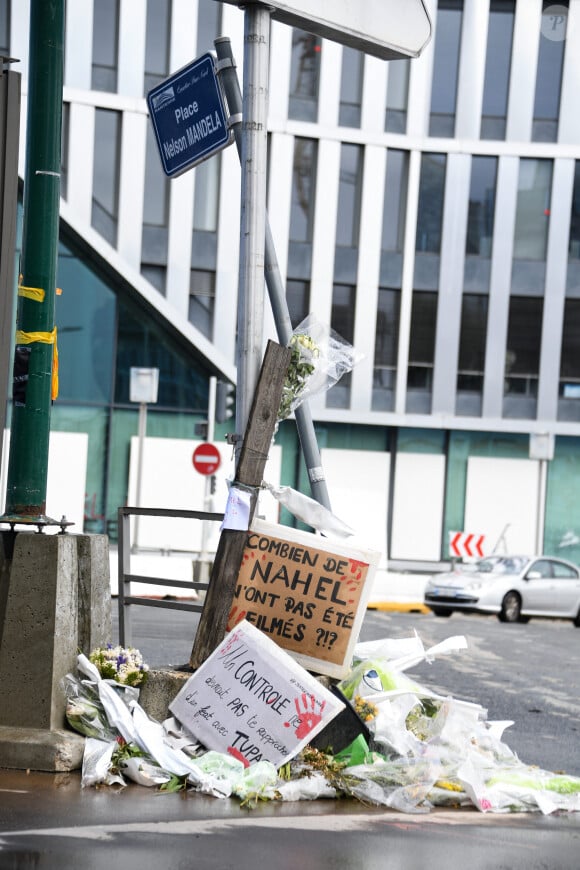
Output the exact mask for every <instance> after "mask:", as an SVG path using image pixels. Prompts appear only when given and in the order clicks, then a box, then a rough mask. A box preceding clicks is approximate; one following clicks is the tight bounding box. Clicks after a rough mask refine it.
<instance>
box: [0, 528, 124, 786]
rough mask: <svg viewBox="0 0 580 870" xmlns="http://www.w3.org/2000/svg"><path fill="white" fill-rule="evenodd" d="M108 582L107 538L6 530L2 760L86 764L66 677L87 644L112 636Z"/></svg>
mask: <svg viewBox="0 0 580 870" xmlns="http://www.w3.org/2000/svg"><path fill="white" fill-rule="evenodd" d="M108 581H109V555H108V539H107V538H106V537H105V536H104V535H68V534H65V535H46V534H37V533H33V532H28V531H26V532H16V533H14V532H12V531H4V530H0V729H1V730H2V731H3V732H4V734H5V742H4V743H3V744H2V745H3V747H4V748H3V750H2V753H3V757H2V759H1V760H0V764H4V766H7V767H12V768H14V767H20V768H25V769H26V768H30V769H37V770H54V771H56V770H70V769H74V768H75V767H78V766H79V764H80V762H81V761H82V747H83V746H84V738H82V737H81V736H80V735H76V734H74V732H69V731H66V730H65V729H66V727H67V726H66V721H65V708H66V697H65V693H64V687H63V679H64V677H65V676H66V675H67V674H68V673H70V672H75V671H76V659H77V654H78V651H79V649H82V651H83V652H86V653H88V652H90V650H91V649H92V648H94V647H95V646H103V645H105V644H106V643H108V642H109V641H110V639H111V612H110V610H111V599H110V589H109V582H108ZM79 740H80V746H79V742H78V741H79ZM27 747H28V749H27Z"/></svg>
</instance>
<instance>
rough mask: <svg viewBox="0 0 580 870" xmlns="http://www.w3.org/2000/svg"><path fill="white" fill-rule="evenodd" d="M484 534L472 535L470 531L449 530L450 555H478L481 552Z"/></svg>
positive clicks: (482, 554)
mask: <svg viewBox="0 0 580 870" xmlns="http://www.w3.org/2000/svg"><path fill="white" fill-rule="evenodd" d="M484 544H485V535H474V534H472V533H471V532H449V555H450V556H479V557H480V558H481V557H482V556H484V555H485V553H484V552H483V548H484Z"/></svg>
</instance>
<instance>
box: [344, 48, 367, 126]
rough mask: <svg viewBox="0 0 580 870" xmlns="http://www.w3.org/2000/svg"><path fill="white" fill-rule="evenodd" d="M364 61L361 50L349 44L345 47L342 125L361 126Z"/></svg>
mask: <svg viewBox="0 0 580 870" xmlns="http://www.w3.org/2000/svg"><path fill="white" fill-rule="evenodd" d="M364 61H365V56H364V54H363V53H362V52H361V51H357V50H356V49H355V48H349V47H348V46H345V47H344V48H343V50H342V75H341V79H340V108H339V116H338V123H339V125H340V126H341V127H360V119H361V104H362V90H363V76H364Z"/></svg>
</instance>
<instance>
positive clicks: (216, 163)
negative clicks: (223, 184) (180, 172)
mask: <svg viewBox="0 0 580 870" xmlns="http://www.w3.org/2000/svg"><path fill="white" fill-rule="evenodd" d="M220 168H221V155H219V154H216V155H214V157H212V159H211V160H204V162H203V163H200V164H199V165H198V166H196V167H195V194H194V200H193V229H194V230H204V231H205V232H210V233H215V232H216V231H217V221H218V204H219V195H220Z"/></svg>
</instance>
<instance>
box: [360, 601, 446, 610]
mask: <svg viewBox="0 0 580 870" xmlns="http://www.w3.org/2000/svg"><path fill="white" fill-rule="evenodd" d="M367 610H382V611H385V612H389V613H429V612H430V611H429V608H428V607H426V606H425V605H424V604H423V602H422V601H371V603H370V604H367Z"/></svg>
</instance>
